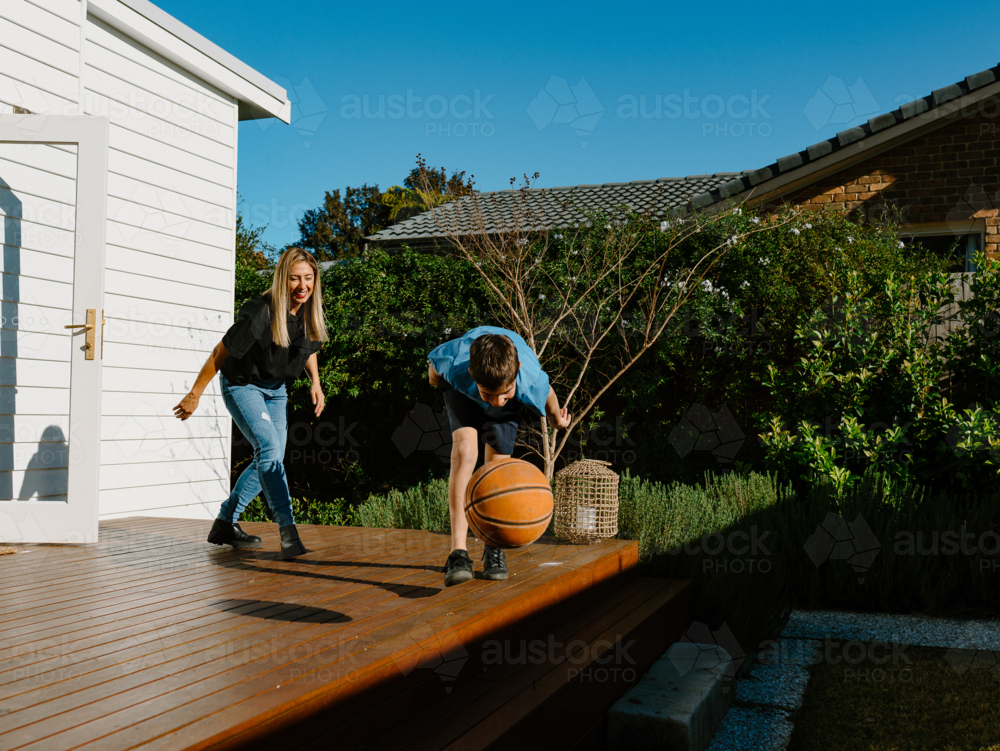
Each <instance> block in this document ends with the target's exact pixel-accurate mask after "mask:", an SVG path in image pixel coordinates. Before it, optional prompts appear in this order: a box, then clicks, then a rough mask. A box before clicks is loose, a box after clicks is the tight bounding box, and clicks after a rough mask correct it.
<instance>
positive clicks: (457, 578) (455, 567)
mask: <svg viewBox="0 0 1000 751" xmlns="http://www.w3.org/2000/svg"><path fill="white" fill-rule="evenodd" d="M472 576H473V574H472V559H471V558H469V554H468V552H466V551H465V550H453V551H451V555H449V556H448V560H447V561H446V562H445V564H444V585H445V586H446V587H450V586H452V585H453V584H461V583H462V582H467V581H469V579H471V578H472Z"/></svg>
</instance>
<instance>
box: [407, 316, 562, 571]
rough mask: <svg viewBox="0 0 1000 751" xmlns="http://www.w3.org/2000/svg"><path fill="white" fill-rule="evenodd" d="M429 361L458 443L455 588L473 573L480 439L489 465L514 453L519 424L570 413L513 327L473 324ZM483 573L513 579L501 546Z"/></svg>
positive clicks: (553, 421)
mask: <svg viewBox="0 0 1000 751" xmlns="http://www.w3.org/2000/svg"><path fill="white" fill-rule="evenodd" d="M427 360H428V367H427V377H428V378H429V379H430V382H431V385H432V386H440V387H441V388H442V390H443V391H444V404H445V409H446V410H447V412H448V421H449V423H450V425H451V437H452V442H453V443H452V448H451V475H450V477H449V479H448V511H449V513H450V515H451V547H452V552H451V555H449V556H448V560H447V562H446V563H445V567H444V584H445V586H446V587H450V586H452V585H453V584H461V583H462V582H466V581H469V580H470V579H472V578H473V574H472V559H471V558H469V553H468V551H467V550H466V535H467V534H468V529H469V524H468V522H467V521H466V519H465V491H466V488H467V487H468V485H469V479H470V478H471V477H472V472H473V470H474V469H475V467H476V461H477V460H478V458H479V441H480V440H481V439H482V440H483V441H484V442H485V445H486V449H485V450H486V457H485V458H486V463H487V464H489V463H490V462H493V461H498V460H500V459H507V458H509V457H510V455H511V453H513V451H514V440H515V439H516V438H517V427H518V423H520V422H521V421H523V420H526V419H534V417H541V416H542V415H545V416H546V418H547V419H548V423H549V425H550V426H552V427H554V428H567V427H569V424H570V415H569V412H567V410H566V409H565V408H563V409H560V408H559V399H558V398H557V397H556V392H555V391H553V390H552V387H551V386H549V377H548V375H546V373H545V371H543V370H542V368H541V365H540V364H539V362H538V358H537V357H536V356H535V353H534V352H532V350H531V348H530V347H529V346H528V344H527V342H525V341H524V339H522V338H521V337H520V336H518V335H517V334H515V333H514V332H513V331H508V330H507V329H501V328H497V327H495V326H480V327H478V328H475V329H471V330H470V331H468V332H466V333H465V335H463V336H461V337H459V338H458V339H452V340H451V341H449V342H445V343H444V344H441V345H439V346H438V347H435V348H434V349H433V350H432V351H431V353H430V354H429V355H427ZM483 578H484V579H506V578H507V559H506V556H505V555H504V552H503V550H501V549H500V548H494V547H490V546H489V545H487V546H486V550H485V551H484V552H483Z"/></svg>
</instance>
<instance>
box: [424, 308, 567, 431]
mask: <svg viewBox="0 0 1000 751" xmlns="http://www.w3.org/2000/svg"><path fill="white" fill-rule="evenodd" d="M483 334H504V335H505V336H509V337H510V339H511V341H512V342H514V346H515V347H516V348H517V359H518V360H520V361H521V369H520V370H518V371H517V383H516V386H517V389H516V391H515V393H514V399H511V400H510V401H508V402H507V404H505V405H504V406H503V407H494V406H492V405H490V404H489V402H485V401H483V399H482V398H481V397H480V396H479V389H478V388H476V382H475V381H473V380H472V376H471V375H469V348H470V347H471V346H472V342H474V341H475V340H476V339H478V338H479V337H481V336H482V335H483ZM427 359H428V360H429V361H430V363H431V365H433V366H434V370H436V371H437V372H438V373H439V374H440V375H441V377H442V378H444V380H445V381H447V382H448V383H449V384H450V385H451V387H452V388H454V389H455V390H456V391H458V392H459V393H461V394H465V395H466V396H467V397H469V398H470V399H472V400H473V401H474V402H475V403H476V404H478V405H479V406H481V407H482V408H483V409H484V410H485V411H486V413H487V414H489V415H491V416H493V417H499V416H500V415H502V414H504V413H509V412H511V411H513V410H514V409H516V408H517V407H518V406H519V405H518V404H516V403H512V402H520V403H521V404H523V405H524V406H526V407H528V408H530V409H531V410H532V411H533V412H535V413H536V414H538V415H539V416H542V415H544V414H545V401H546V400H547V399H548V398H549V376H548V374H546V372H545V371H544V370H542V366H541V364H540V363H539V362H538V357H536V356H535V353H534V352H533V351H532V350H531V347H529V346H528V343H527V342H526V341H524V339H522V338H521V337H520V336H518V335H517V334H515V333H514V332H513V331H508V330H507V329H501V328H497V327H496V326H479V327H478V328H474V329H470V330H469V331H467V332H465V334H464V335H462V336H460V337H459V338H458V339H452V340H451V341H449V342H445V343H444V344H439V345H438V346H437V347H435V348H434V349H433V350H431V352H430V354H429V355H427Z"/></svg>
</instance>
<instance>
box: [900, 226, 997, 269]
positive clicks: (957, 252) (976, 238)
mask: <svg viewBox="0 0 1000 751" xmlns="http://www.w3.org/2000/svg"><path fill="white" fill-rule="evenodd" d="M899 239H900V240H902V241H903V242H904V243H905V244H906V245H908V246H914V245H921V246H923V247H924V248H926V249H927V250H929V251H930V252H931V253H933V254H934V255H936V256H938V257H939V258H944V259H946V260H947V261H948V267H947V269H946V270H947V271H949V272H951V273H953V274H957V273H970V272H974V271H975V270H976V269H975V265H974V263H973V260H974V254H975V253H976V252H977V251H978V250H980V249H981V248H982V247H983V245H982V234H981V233H980V232H970V233H967V234H955V233H934V232H920V231H915V232H906V233H901V234H900V236H899Z"/></svg>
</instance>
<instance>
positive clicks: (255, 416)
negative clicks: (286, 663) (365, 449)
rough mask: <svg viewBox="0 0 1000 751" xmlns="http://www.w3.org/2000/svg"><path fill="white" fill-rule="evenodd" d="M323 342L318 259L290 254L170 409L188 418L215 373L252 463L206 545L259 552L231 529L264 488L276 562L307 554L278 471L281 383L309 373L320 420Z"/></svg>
mask: <svg viewBox="0 0 1000 751" xmlns="http://www.w3.org/2000/svg"><path fill="white" fill-rule="evenodd" d="M328 339H329V337H328V336H327V333H326V324H325V322H324V320H323V293H322V289H321V288H320V280H319V268H318V267H317V265H316V259H315V258H313V256H312V254H311V253H309V252H308V251H305V250H302V248H288V249H287V250H286V251H285V252H284V253H282V254H281V258H280V259H279V260H278V265H277V268H275V270H274V280H273V281H272V282H271V289H270V290H268V291H267V292H265V293H264V294H262V295H260V296H259V297H256V298H254V299H252V300H248V301H247V302H246V303H244V304H243V307H241V308H240V312H239V315H238V316H237V319H236V322H235V323H233V325H232V326H230V327H229V330H228V331H227V332H226V334H225V336H223V337H222V341H221V342H219V343H218V344H217V345H216V347H215V349H214V350H212V354H211V355H210V356H209V358H208V360H207V361H206V362H205V365H204V366H203V367H202V369H201V372H200V373H199V374H198V378H197V379H196V380H195V382H194V386H193V387H192V388H191V391H190V392H189V393H188V395H187V396H185V397H184V398H183V399H182V400H181V401H180V403H179V404H178V405H177V406H176V407H174V414H175V415H176V416H177V417H179V418H180V419H181V420H186V419H188V418H189V417H190V416H191V415H192V414H193V413H194V411H195V410H196V409H197V408H198V400H199V399H200V398H201V395H202V393H204V391H205V388H206V387H207V386H208V384H209V383H210V382H211V380H212V379H213V378H214V377H215V371H217V370H221V371H222V372H221V373H220V374H219V383H220V386H221V389H222V398H223V400H224V401H225V404H226V408H227V409H228V410H229V413H230V414H231V415H232V417H233V421H234V422H235V423H236V425H237V427H239V429H240V432H242V433H243V435H244V436H246V437H247V439H248V440H249V441H250V443H251V444H252V445H253V462H252V463H251V464H250V466H248V467H247V468H246V469H245V470H244V471H243V474H241V475H240V478H239V480H237V481H236V486H235V487H234V488H233V491H232V492H231V493H230V494H229V498H228V499H227V500H226V502H225V503H223V504H222V508H221V509H220V511H219V516H218V518H217V519H216V520H215V524H213V525H212V531H211V532H210V533H209V535H208V541H209V542H211V543H214V544H215V545H232V546H233V547H235V548H241V549H243V548H259V547H260V546H261V540H260V538H259V537H255V536H253V535H248V534H247V533H246V532H244V531H243V530H242V529H240V525H239V524H237V523H236V522H237V520H238V519H239V518H240V514H242V513H243V510H244V509H245V508H246V507H247V504H248V503H250V501H252V500H253V499H254V498H255V497H256V496H257V494H258V493H259V492H260V491H261V489H262V488H263V491H264V498H265V499H267V504H268V506H270V507H271V512H272V514H273V515H274V519H275V521H277V522H278V529H279V531H280V532H281V557H282V558H283V559H285V560H290V559H292V558H295V557H296V556H298V555H304V554H305V553H307V552H309V551H307V550H306V548H305V546H304V545H303V544H302V541H301V540H299V533H298V531H297V530H296V528H295V519H294V517H293V516H292V501H291V496H290V495H289V492H288V478H287V477H286V476H285V466H284V464H283V459H284V456H285V437H286V435H287V431H288V411H287V410H288V397H287V393H286V391H285V381H287V380H293V379H295V378H297V377H298V376H299V375H301V373H302V370H303V368H305V369H306V370H307V371H308V372H309V377H310V379H311V380H312V389H311V390H310V394H311V396H312V401H313V404H315V405H316V416H317V417H319V415H320V413H321V412H322V411H323V407H324V405H325V398H324V396H323V390H322V389H321V388H320V383H319V369H318V367H317V365H316V359H317V358H316V352H317V351H318V350H319V348H320V346H321V344H322V343H323V342H325V341H327V340H328Z"/></svg>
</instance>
